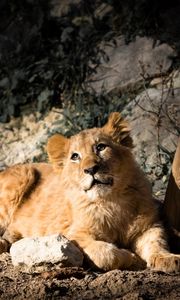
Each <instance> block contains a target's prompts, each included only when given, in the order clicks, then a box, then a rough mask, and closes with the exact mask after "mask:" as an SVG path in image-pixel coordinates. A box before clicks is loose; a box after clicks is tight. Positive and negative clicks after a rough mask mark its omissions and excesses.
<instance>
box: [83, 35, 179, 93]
mask: <svg viewBox="0 0 180 300" xmlns="http://www.w3.org/2000/svg"><path fill="white" fill-rule="evenodd" d="M101 48H102V50H103V51H104V53H105V57H106V59H102V60H101V62H100V65H99V66H98V67H97V68H96V73H95V74H94V75H92V76H91V77H89V78H88V80H87V85H88V86H89V89H90V90H93V91H95V92H96V93H97V94H100V93H101V92H102V91H104V92H105V93H110V92H118V91H121V90H124V89H125V88H132V89H134V88H136V89H137V88H138V86H139V85H142V75H141V74H142V73H144V75H145V76H146V77H147V76H148V77H150V78H152V77H154V76H158V75H162V74H165V73H166V72H167V71H168V70H169V68H170V67H171V65H172V57H175V56H176V52H175V51H174V50H173V48H172V47H170V46H169V45H168V44H166V43H163V44H161V43H160V42H156V43H155V44H154V40H153V39H151V38H147V37H136V39H135V40H134V41H132V42H130V43H129V44H126V43H125V40H124V37H123V36H121V37H118V38H116V39H115V42H110V43H108V44H107V43H106V44H102V45H101Z"/></svg>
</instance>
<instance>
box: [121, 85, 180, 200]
mask: <svg viewBox="0 0 180 300" xmlns="http://www.w3.org/2000/svg"><path fill="white" fill-rule="evenodd" d="M173 92H174V94H172V93H171V91H170V89H169V88H165V87H163V89H162V88H161V89H159V88H158V89H156V88H149V89H147V90H145V91H144V92H142V93H141V94H140V95H138V96H137V97H136V98H135V99H134V100H133V101H132V102H130V103H129V104H128V105H127V106H126V108H125V110H124V111H123V112H124V115H126V117H127V119H128V120H129V121H130V124H131V128H132V137H133V141H134V145H135V148H134V154H135V157H136V159H137V161H138V163H140V164H141V166H142V168H143V170H144V171H145V172H146V173H147V174H148V175H149V177H150V179H151V182H152V184H153V191H154V193H155V194H156V193H158V192H159V191H160V190H161V193H162V196H163V197H164V192H165V189H166V186H167V180H168V176H166V175H169V173H170V170H171V163H172V158H173V155H174V153H175V150H176V146H177V142H178V136H179V133H178V130H179V129H178V128H180V105H179V98H180V90H179V89H174V91H173ZM165 176H166V177H165ZM165 178H166V179H167V180H166V182H165V181H164V179H165ZM159 181H160V182H159Z"/></svg>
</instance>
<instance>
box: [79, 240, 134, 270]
mask: <svg viewBox="0 0 180 300" xmlns="http://www.w3.org/2000/svg"><path fill="white" fill-rule="evenodd" d="M84 252H85V253H86V254H87V257H88V258H89V260H90V262H91V263H92V264H93V266H95V267H98V268H99V269H102V270H104V271H109V270H113V269H121V270H124V269H129V268H130V267H131V265H133V264H134V263H135V260H136V259H135V254H133V253H132V252H130V251H128V250H126V249H119V248H117V247H116V246H115V245H113V244H111V243H107V242H103V241H93V242H91V243H90V244H89V245H88V246H87V247H86V248H85V249H84Z"/></svg>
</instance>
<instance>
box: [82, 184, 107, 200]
mask: <svg viewBox="0 0 180 300" xmlns="http://www.w3.org/2000/svg"><path fill="white" fill-rule="evenodd" d="M111 193H112V187H110V186H108V185H107V186H106V185H95V186H93V187H92V188H91V189H90V190H87V191H86V195H87V196H88V198H89V199H90V200H91V201H96V200H97V199H99V198H101V199H102V198H106V197H107V196H109V195H110V194H111Z"/></svg>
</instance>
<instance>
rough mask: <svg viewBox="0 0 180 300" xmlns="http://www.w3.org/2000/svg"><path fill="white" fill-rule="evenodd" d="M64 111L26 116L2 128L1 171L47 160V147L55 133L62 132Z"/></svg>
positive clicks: (0, 147)
mask: <svg viewBox="0 0 180 300" xmlns="http://www.w3.org/2000/svg"><path fill="white" fill-rule="evenodd" d="M62 120H63V115H62V111H61V110H58V109H56V112H53V111H50V112H49V113H48V114H47V115H45V116H43V118H42V116H39V113H36V114H35V113H34V115H32V114H29V115H24V116H23V117H22V118H19V120H17V119H15V118H14V119H12V120H11V122H10V123H9V124H8V125H6V124H1V126H0V136H1V140H0V169H4V168H5V167H6V166H11V165H14V164H18V163H24V162H37V161H43V160H46V159H47V154H46V151H45V145H46V142H47V139H48V137H49V136H51V135H52V134H53V133H54V132H58V131H59V132H62V131H63V128H62V127H63V126H62ZM64 130H65V129H64Z"/></svg>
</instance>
